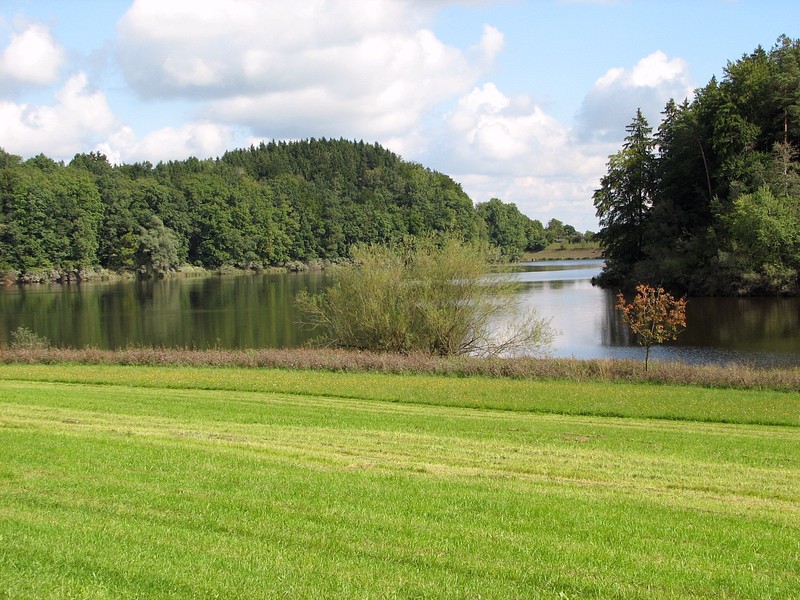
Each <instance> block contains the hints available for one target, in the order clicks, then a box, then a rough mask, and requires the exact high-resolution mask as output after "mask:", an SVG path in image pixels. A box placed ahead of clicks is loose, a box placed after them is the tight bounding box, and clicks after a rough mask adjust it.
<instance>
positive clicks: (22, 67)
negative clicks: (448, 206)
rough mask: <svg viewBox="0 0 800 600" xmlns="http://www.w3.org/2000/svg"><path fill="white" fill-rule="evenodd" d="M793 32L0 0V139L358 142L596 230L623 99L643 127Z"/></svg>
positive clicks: (623, 19)
mask: <svg viewBox="0 0 800 600" xmlns="http://www.w3.org/2000/svg"><path fill="white" fill-rule="evenodd" d="M793 28H794V29H793ZM797 29H800V3H797V2H796V0H659V1H656V0H651V1H646V0H527V1H525V0H502V1H500V0H498V1H489V0H226V1H221V0H213V1H212V0H125V1H122V0H96V1H90V0H70V1H69V2H65V1H63V0H0V147H2V148H4V149H5V150H6V151H8V152H12V153H15V154H19V155H21V156H23V157H25V158H27V157H30V156H33V155H35V154H38V153H40V152H42V153H44V154H46V155H48V156H50V157H52V158H55V159H58V160H65V161H69V160H70V159H71V158H72V156H74V154H76V153H78V152H89V151H101V152H103V153H105V154H106V155H107V156H108V157H109V158H110V159H111V160H112V161H114V162H125V163H131V162H136V161H142V160H149V161H151V162H154V163H155V162H158V161H160V160H170V159H178V160H180V159H184V158H187V157H188V156H197V157H200V158H206V157H214V156H219V155H221V154H222V153H223V152H225V150H227V149H231V148H237V147H241V146H246V145H249V144H251V143H256V142H258V141H260V140H269V139H301V138H308V137H334V138H340V137H341V138H345V139H363V140H365V141H369V142H373V141H377V142H380V143H381V144H383V145H384V146H386V147H388V148H390V149H392V150H394V151H396V152H397V153H399V154H400V155H401V156H403V158H405V159H407V160H413V161H416V162H420V163H422V164H424V165H425V166H428V167H430V168H432V169H435V170H438V171H442V172H444V173H447V174H448V175H450V176H452V177H453V178H454V179H455V180H456V181H458V182H459V183H461V185H462V186H463V187H464V190H465V191H466V192H467V193H468V194H469V195H470V197H471V198H472V199H473V200H474V201H475V202H485V201H487V200H489V199H490V198H492V197H498V198H501V199H502V200H504V201H506V202H514V203H515V204H516V205H517V206H518V207H519V208H520V209H521V210H522V211H523V212H524V213H525V214H527V215H529V216H530V217H532V218H537V219H540V220H542V221H543V222H545V223H546V222H547V220H549V219H550V218H558V219H560V220H562V221H564V222H567V223H571V224H573V225H574V226H575V227H577V228H578V229H580V230H586V229H592V230H596V229H597V222H596V219H595V216H594V208H593V206H592V199H591V196H592V192H593V190H594V189H595V188H596V187H597V186H598V184H599V178H600V177H601V176H602V175H603V173H604V172H605V164H606V160H607V157H608V155H609V154H611V153H613V152H615V151H616V150H617V148H618V147H619V143H620V140H621V138H622V136H623V135H624V127H625V125H626V124H627V123H628V122H629V121H630V119H631V118H632V117H633V115H634V113H635V111H636V109H637V108H638V107H641V108H642V109H643V111H644V113H645V115H646V116H647V117H648V119H649V120H650V122H651V124H652V125H654V126H657V124H658V119H659V113H660V111H661V109H663V106H664V104H665V102H666V101H667V100H668V99H669V98H670V97H674V98H676V99H678V100H681V99H683V98H684V97H686V96H689V97H691V95H692V93H693V90H694V89H695V88H697V87H700V86H702V85H705V83H707V82H708V80H709V79H710V78H711V76H712V75H717V77H722V76H723V69H724V66H725V64H726V62H727V61H728V60H736V59H737V58H739V57H741V56H742V54H745V53H749V52H751V51H752V50H753V49H754V48H755V47H756V46H758V45H762V46H764V47H765V48H770V47H771V46H772V45H773V44H774V43H775V40H776V39H777V37H778V36H779V35H781V34H786V35H788V36H789V37H792V38H796V37H800V31H797Z"/></svg>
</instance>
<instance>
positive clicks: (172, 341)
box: [0, 261, 800, 365]
mask: <svg viewBox="0 0 800 600" xmlns="http://www.w3.org/2000/svg"><path fill="white" fill-rule="evenodd" d="M602 265H603V263H602V261H558V262H544V263H526V264H524V265H522V266H521V267H520V268H519V269H518V270H517V271H516V273H515V274H514V275H513V277H514V278H516V279H518V280H519V281H520V282H521V283H522V291H521V293H520V301H521V302H522V303H523V304H524V305H526V306H533V307H535V308H536V309H537V310H538V311H539V314H540V315H541V316H544V317H550V318H552V325H553V327H554V328H556V329H557V330H559V332H560V335H559V336H558V337H557V338H556V341H555V344H554V348H553V354H554V355H556V356H566V357H570V356H574V357H577V358H636V359H640V358H641V357H642V352H643V351H642V350H641V348H639V347H638V346H637V345H636V344H635V340H634V339H632V338H631V335H630V332H629V331H628V329H627V327H625V325H624V324H623V323H622V322H621V320H620V315H619V313H618V312H617V311H616V310H615V309H614V294H613V292H611V291H609V290H602V289H599V288H595V287H593V286H592V284H591V278H592V277H593V276H594V275H597V274H598V273H599V272H600V270H601V269H602ZM329 282H330V277H329V276H326V275H325V274H324V273H302V274H283V275H274V274H262V275H244V276H228V277H209V278H198V279H169V280H165V281H151V282H118V283H107V284H91V285H66V286H57V285H56V286H37V287H28V288H16V287H11V288H3V289H0V344H2V345H6V344H7V343H8V339H9V333H10V332H11V331H13V330H14V329H16V328H17V327H19V326H26V327H29V328H30V329H32V330H33V331H35V332H36V333H38V334H40V335H43V336H46V337H47V338H49V339H50V340H51V341H52V342H53V343H54V344H55V345H58V346H75V347H80V346H87V345H90V346H96V347H99V348H121V347H125V346H128V345H148V346H149V345H155V346H165V347H174V346H179V347H197V348H210V347H223V348H263V347H293V346H299V345H301V344H303V343H304V342H305V341H306V340H307V339H308V338H309V337H310V333H309V332H307V331H303V330H301V329H300V328H299V327H298V325H297V323H298V321H299V319H300V315H298V314H297V312H296V310H295V308H294V303H293V300H294V297H295V294H296V293H297V292H298V291H299V290H303V289H304V290H308V291H310V292H311V293H314V292H316V291H319V290H321V289H323V287H324V286H326V285H328V284H329ZM687 322H688V327H687V329H686V331H685V332H683V333H682V334H681V335H680V337H679V338H678V340H677V342H675V343H672V344H668V345H665V346H662V347H658V348H655V349H654V351H653V357H654V359H656V360H658V359H661V360H681V361H687V362H695V363H697V362H719V363H726V362H731V361H736V362H753V363H758V364H784V365H785V364H795V365H796V364H800V298H693V299H691V300H690V301H689V304H688V306H687Z"/></svg>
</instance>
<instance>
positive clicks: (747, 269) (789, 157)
mask: <svg viewBox="0 0 800 600" xmlns="http://www.w3.org/2000/svg"><path fill="white" fill-rule="evenodd" d="M663 115H664V119H663V121H662V122H661V125H660V126H659V127H658V130H657V131H656V132H655V134H653V131H652V129H651V127H650V126H649V124H648V123H647V121H646V120H645V118H644V117H643V116H642V113H641V112H638V113H637V114H636V117H635V118H634V119H633V121H632V122H631V124H630V125H629V126H628V128H627V137H626V138H625V142H624V144H623V147H622V149H621V150H620V151H619V152H618V153H616V154H614V155H612V156H611V157H610V158H609V163H608V173H607V175H606V176H605V177H604V178H603V179H602V181H601V187H600V189H598V190H597V191H596V193H595V195H594V202H595V206H596V208H597V216H598V217H599V219H600V225H601V230H600V232H599V234H598V237H599V239H600V241H601V244H602V245H603V247H604V249H605V258H606V268H605V271H604V273H603V275H602V277H601V282H602V283H604V284H606V285H609V286H624V285H633V284H635V283H637V282H642V281H646V282H650V283H653V284H658V285H664V286H667V287H670V288H673V289H677V290H681V291H682V292H688V293H689V294H693V295H714V294H725V295H755V294H798V293H800V153H799V152H798V149H800V40H791V39H789V38H787V37H785V36H783V37H781V38H779V39H778V42H777V44H776V45H775V46H774V47H773V48H772V49H771V50H769V51H767V50H764V49H763V48H761V47H759V48H756V50H755V51H753V52H752V53H751V54H748V55H745V56H742V58H740V59H739V60H737V61H735V62H729V63H728V64H727V66H726V67H725V69H724V77H723V78H722V79H721V80H720V81H718V80H717V79H716V78H712V79H711V81H710V82H709V83H708V84H707V85H706V86H705V87H703V88H700V89H698V90H697V91H696V92H695V95H694V99H693V100H692V101H691V102H689V101H685V102H682V103H680V104H679V103H676V102H674V101H672V100H670V101H669V102H668V103H667V105H666V108H665V109H664V113H663Z"/></svg>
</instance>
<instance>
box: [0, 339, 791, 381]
mask: <svg viewBox="0 0 800 600" xmlns="http://www.w3.org/2000/svg"><path fill="white" fill-rule="evenodd" d="M0 363H5V364H8V363H29V364H37V363H42V364H54V363H64V364H69V363H72V364H108V365H132V366H197V367H242V368H282V369H317V370H328V371H348V372H369V371H374V372H382V373H396V374H433V375H448V376H456V377H467V376H483V377H512V378H518V379H567V380H572V381H576V382H583V381H611V382H628V383H653V384H667V385H692V386H700V387H715V388H732V389H764V390H767V389H769V390H779V391H787V392H800V367H785V368H758V367H751V366H747V365H686V364H682V363H668V362H658V363H654V364H652V365H651V367H650V370H649V371H644V370H642V367H641V363H640V362H639V361H633V360H578V359H564V358H528V357H525V358H475V357H469V356H455V357H436V356H431V355H429V354H411V355H406V354H389V353H377V352H366V351H351V350H338V349H327V348H323V349H308V348H296V349H276V348H267V349H258V350H219V349H212V350H193V349H179V348H178V349H168V348H125V349H121V350H101V349H98V348H80V349H73V348H20V349H12V348H4V349H0Z"/></svg>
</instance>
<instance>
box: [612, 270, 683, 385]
mask: <svg viewBox="0 0 800 600" xmlns="http://www.w3.org/2000/svg"><path fill="white" fill-rule="evenodd" d="M616 307H617V310H619V311H620V312H621V313H622V319H623V320H624V321H625V322H626V323H627V324H628V326H629V327H630V328H631V331H632V332H633V333H634V335H636V338H637V340H638V341H639V344H640V345H642V346H644V347H645V356H644V370H645V371H646V370H647V365H648V362H649V360H650V347H651V346H653V345H654V344H663V343H664V342H665V341H667V340H674V339H675V338H676V337H678V334H679V333H680V332H681V331H683V330H684V329H685V328H686V299H685V298H678V299H676V298H674V297H673V296H672V294H670V293H668V292H665V291H664V288H661V287H658V288H653V287H651V286H649V285H647V284H640V285H638V286H636V296H634V298H633V301H632V302H630V303H629V304H626V303H625V296H624V295H622V294H618V295H617V305H616Z"/></svg>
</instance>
